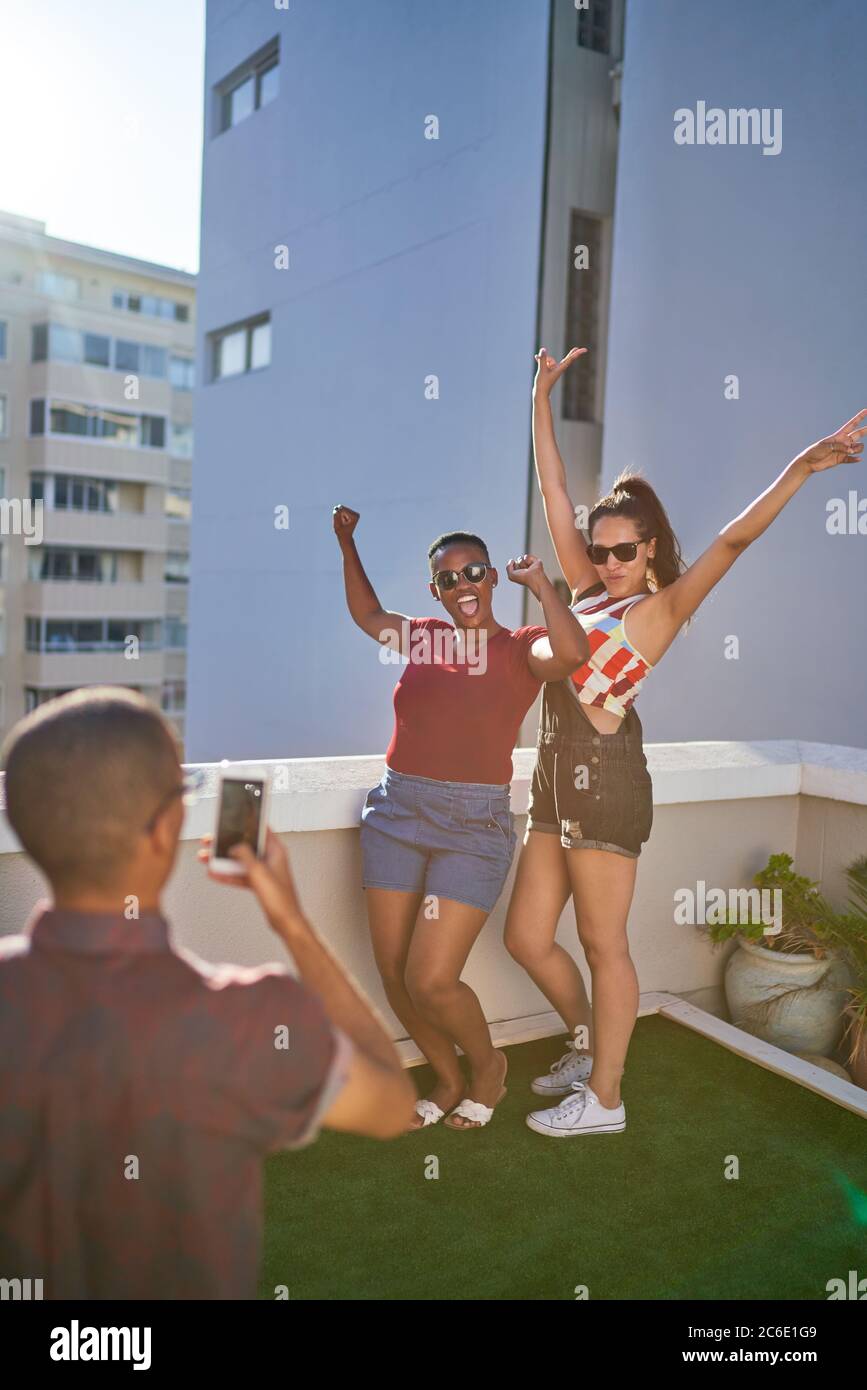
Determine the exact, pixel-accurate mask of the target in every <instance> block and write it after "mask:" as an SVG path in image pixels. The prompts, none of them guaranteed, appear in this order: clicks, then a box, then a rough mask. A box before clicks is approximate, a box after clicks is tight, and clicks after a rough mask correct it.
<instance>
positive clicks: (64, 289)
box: [36, 270, 81, 299]
mask: <svg viewBox="0 0 867 1390" xmlns="http://www.w3.org/2000/svg"><path fill="white" fill-rule="evenodd" d="M36 290H37V293H38V294H44V295H47V296H48V298H49V299H78V296H79V295H80V294H81V281H80V280H79V279H78V276H77V275H61V274H60V272H59V271H56V270H39V271H37V272H36Z"/></svg>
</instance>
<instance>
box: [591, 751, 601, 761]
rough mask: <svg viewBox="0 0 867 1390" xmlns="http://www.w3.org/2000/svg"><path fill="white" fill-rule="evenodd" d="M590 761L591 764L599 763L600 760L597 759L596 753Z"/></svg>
mask: <svg viewBox="0 0 867 1390" xmlns="http://www.w3.org/2000/svg"><path fill="white" fill-rule="evenodd" d="M590 761H591V763H598V761H599V759H598V758H597V757H596V754H595V753H594V754H593V757H592V758H591V759H590Z"/></svg>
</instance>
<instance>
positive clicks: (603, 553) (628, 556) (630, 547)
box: [587, 536, 653, 565]
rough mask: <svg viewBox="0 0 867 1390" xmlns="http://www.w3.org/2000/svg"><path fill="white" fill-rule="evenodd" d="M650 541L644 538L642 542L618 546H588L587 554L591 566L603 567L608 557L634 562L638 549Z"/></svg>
mask: <svg viewBox="0 0 867 1390" xmlns="http://www.w3.org/2000/svg"><path fill="white" fill-rule="evenodd" d="M652 540H653V537H652V536H645V538H644V540H643V541H621V542H620V544H619V545H588V547H587V554H588V555H589V556H590V563H591V565H604V564H605V563H606V561H607V559H608V556H609V555H613V556H614V558H615V560H621V561H625V560H634V559H635V557H636V555H637V554H638V547H639V546H640V545H644V544H645V543H646V542H647V541H652Z"/></svg>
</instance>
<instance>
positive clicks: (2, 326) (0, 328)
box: [0, 319, 7, 362]
mask: <svg viewBox="0 0 867 1390" xmlns="http://www.w3.org/2000/svg"><path fill="white" fill-rule="evenodd" d="M6 336H7V325H6V320H5V319H0V362H5V361H6Z"/></svg>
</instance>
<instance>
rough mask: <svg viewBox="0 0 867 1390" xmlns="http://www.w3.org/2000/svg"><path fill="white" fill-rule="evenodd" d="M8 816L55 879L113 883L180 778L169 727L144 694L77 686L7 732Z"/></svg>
mask: <svg viewBox="0 0 867 1390" xmlns="http://www.w3.org/2000/svg"><path fill="white" fill-rule="evenodd" d="M0 758H2V764H3V767H4V768H5V770H6V815H7V817H8V819H9V823H10V825H11V826H12V829H13V830H14V831H15V834H16V835H17V836H18V839H19V840H20V841H21V844H22V845H23V846H24V849H25V850H26V851H27V853H28V854H29V855H30V857H31V858H32V859H33V860H34V861H35V862H36V864H37V865H38V866H39V868H40V869H41V870H42V872H43V873H44V874H45V876H46V877H47V879H48V880H49V882H50V883H51V884H52V886H53V887H55V888H62V889H69V888H76V889H78V888H87V887H93V888H97V889H106V888H108V889H110V888H113V887H115V886H116V885H117V883H118V880H119V877H120V875H121V874H122V872H123V870H124V868H125V867H126V865H127V864H128V863H129V861H130V860H131V859H132V857H133V854H134V852H135V848H136V836H137V835H138V834H139V833H140V832H141V831H142V830H144V828H145V827H146V825H147V823H148V820H149V818H150V817H151V816H153V815H154V813H155V812H156V811H157V810H158V809H159V808H160V806H161V804H164V803H165V798H166V797H170V795H171V792H172V789H173V787H175V786H177V785H178V783H179V780H180V772H179V765H178V753H177V745H176V742H175V738H174V734H173V733H172V730H171V727H170V726H169V724H168V723H167V722H166V720H165V719H164V718H163V717H162V715H161V714H160V712H159V710H157V709H156V708H155V707H154V706H153V705H151V704H149V703H148V701H147V700H145V698H144V697H143V696H142V695H138V694H136V693H135V692H134V691H131V690H124V689H122V688H119V687H111V686H97V687H92V688H89V689H85V690H75V691H72V692H71V693H70V694H68V695H61V696H60V697H59V698H58V699H56V700H49V701H47V702H46V703H45V704H44V705H41V706H40V707H39V709H37V710H34V712H33V713H32V714H29V715H28V716H27V717H26V718H25V719H22V720H21V721H20V722H19V723H18V724H16V725H15V727H14V728H13V729H12V732H11V733H10V734H9V737H8V738H7V740H6V742H5V744H4V746H3V750H2V755H0Z"/></svg>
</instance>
